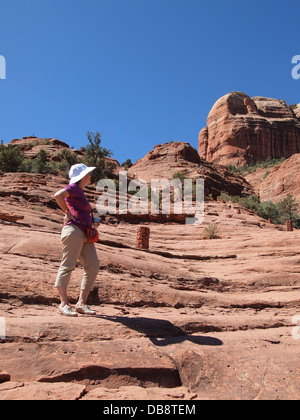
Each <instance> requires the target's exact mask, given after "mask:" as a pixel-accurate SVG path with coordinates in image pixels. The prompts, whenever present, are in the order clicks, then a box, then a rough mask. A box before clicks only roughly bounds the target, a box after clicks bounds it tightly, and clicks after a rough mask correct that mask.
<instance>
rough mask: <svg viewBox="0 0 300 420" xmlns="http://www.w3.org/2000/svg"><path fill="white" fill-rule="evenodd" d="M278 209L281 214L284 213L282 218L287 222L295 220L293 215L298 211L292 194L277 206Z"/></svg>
mask: <svg viewBox="0 0 300 420" xmlns="http://www.w3.org/2000/svg"><path fill="white" fill-rule="evenodd" d="M277 207H278V209H279V211H280V212H282V217H283V218H284V219H285V220H284V221H285V222H286V221H287V220H292V219H293V213H295V212H296V211H297V209H298V205H297V202H296V200H295V199H294V198H293V196H292V194H288V195H287V196H286V197H285V198H284V199H283V200H282V201H280V202H279V203H278V204H277Z"/></svg>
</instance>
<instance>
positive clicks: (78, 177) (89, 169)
mask: <svg viewBox="0 0 300 420" xmlns="http://www.w3.org/2000/svg"><path fill="white" fill-rule="evenodd" d="M95 169H96V166H90V167H87V168H86V169H85V170H84V171H82V172H81V174H80V175H78V176H74V177H73V178H71V179H70V182H69V185H70V184H75V183H76V182H78V181H80V180H81V179H82V178H84V177H85V176H86V175H87V174H89V173H90V172H93V171H94V170H95Z"/></svg>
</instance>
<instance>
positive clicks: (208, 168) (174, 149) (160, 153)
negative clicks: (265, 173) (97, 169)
mask: <svg viewBox="0 0 300 420" xmlns="http://www.w3.org/2000/svg"><path fill="white" fill-rule="evenodd" d="M128 174H129V176H131V177H133V178H139V179H143V180H145V181H146V182H150V181H151V180H152V179H168V180H172V178H173V176H174V175H175V174H183V175H184V176H185V177H186V178H191V179H196V178H203V179H204V180H205V195H206V196H208V195H209V194H212V196H213V197H217V196H218V195H220V193H221V192H226V193H227V194H229V195H251V194H253V193H254V192H253V189H252V187H251V186H250V184H248V183H247V182H246V181H245V179H244V178H242V177H241V176H238V175H236V174H233V173H232V172H230V171H229V170H227V169H226V168H225V167H224V166H221V165H215V164H211V163H209V162H206V161H205V160H203V159H201V158H200V157H199V155H198V153H197V151H196V149H194V148H193V147H192V146H190V144H189V143H184V142H178V143H164V144H163V145H157V146H155V148H154V149H153V150H151V151H150V152H149V153H147V155H146V156H145V157H144V158H143V159H140V160H138V161H137V162H136V163H135V164H134V165H133V166H132V167H131V168H129V169H128Z"/></svg>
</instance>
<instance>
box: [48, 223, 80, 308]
mask: <svg viewBox="0 0 300 420" xmlns="http://www.w3.org/2000/svg"><path fill="white" fill-rule="evenodd" d="M61 240H62V247H63V255H62V260H61V264H60V267H59V270H58V273H57V277H56V282H55V287H57V289H58V292H59V295H60V299H61V306H62V307H64V305H67V304H68V295H67V289H68V285H69V282H70V278H71V274H72V271H74V270H75V268H76V262H77V260H78V258H79V255H80V253H81V251H82V248H83V245H84V241H85V234H84V233H83V232H82V231H81V230H80V229H79V228H78V227H76V226H72V225H69V226H65V227H64V228H63V230H62V234H61Z"/></svg>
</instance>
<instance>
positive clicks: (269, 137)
mask: <svg viewBox="0 0 300 420" xmlns="http://www.w3.org/2000/svg"><path fill="white" fill-rule="evenodd" d="M296 114H297V115H298V116H299V112H297V110H296ZM296 114H295V112H294V111H293V110H292V109H291V108H289V107H288V106H287V105H286V103H285V102H284V101H282V100H278V99H272V98H264V97H259V96H257V97H255V98H252V99H251V98H250V97H249V96H247V95H246V94H244V93H241V92H232V93H230V94H227V95H225V96H223V97H222V98H220V99H219V100H218V101H217V102H216V103H215V105H214V106H213V108H212V110H211V111H210V113H209V115H208V118H207V127H206V128H204V129H203V130H201V131H200V134H199V142H198V147H199V155H200V157H201V158H203V159H206V160H207V161H209V162H216V163H220V164H223V165H230V164H231V165H235V166H239V165H245V164H247V163H250V162H252V161H264V160H266V159H267V158H268V157H269V156H270V157H272V158H281V157H286V158H289V157H290V156H292V155H293V154H294V153H299V152H300V121H299V119H298V118H297V117H296Z"/></svg>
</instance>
